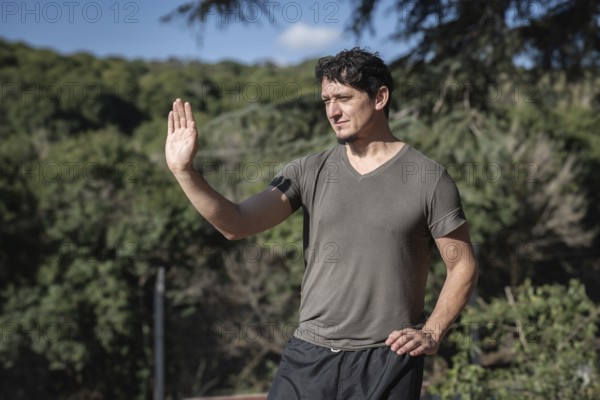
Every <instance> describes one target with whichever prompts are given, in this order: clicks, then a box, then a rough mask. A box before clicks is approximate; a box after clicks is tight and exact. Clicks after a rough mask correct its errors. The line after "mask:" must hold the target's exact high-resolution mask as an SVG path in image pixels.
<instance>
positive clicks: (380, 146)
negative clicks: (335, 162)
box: [346, 124, 402, 158]
mask: <svg viewBox="0 0 600 400" xmlns="http://www.w3.org/2000/svg"><path fill="white" fill-rule="evenodd" d="M401 145H402V142H401V141H400V139H398V138H396V137H395V136H394V135H393V134H392V131H391V130H390V128H389V126H388V125H387V124H385V126H380V127H379V129H373V130H372V131H371V133H370V134H369V135H366V136H364V137H362V136H361V137H359V138H357V139H356V140H355V141H353V142H351V143H347V144H346V152H347V154H348V156H352V157H357V158H373V157H382V156H383V157H385V156H386V155H387V154H390V153H393V152H395V151H397V150H398V148H399V147H401Z"/></svg>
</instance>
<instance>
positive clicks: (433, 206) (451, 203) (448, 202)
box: [427, 170, 467, 239]
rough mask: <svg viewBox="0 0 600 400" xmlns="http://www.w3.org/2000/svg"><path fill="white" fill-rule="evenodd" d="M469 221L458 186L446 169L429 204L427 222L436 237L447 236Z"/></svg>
mask: <svg viewBox="0 0 600 400" xmlns="http://www.w3.org/2000/svg"><path fill="white" fill-rule="evenodd" d="M466 221H467V218H466V217H465V213H464V211H463V208H462V204H461V201H460V194H459V193H458V188H457V187H456V184H455V183H454V181H453V180H452V177H450V175H449V174H448V172H447V171H446V170H444V171H443V172H442V175H441V176H440V178H439V179H438V181H437V184H436V185H435V188H434V190H433V193H432V194H431V197H430V200H429V202H428V205H427V224H428V226H429V230H430V232H431V235H432V236H433V238H434V239H438V238H440V237H442V236H445V235H447V234H449V233H451V232H452V231H454V230H455V229H456V228H458V227H459V226H461V225H462V224H464V223H465V222H466Z"/></svg>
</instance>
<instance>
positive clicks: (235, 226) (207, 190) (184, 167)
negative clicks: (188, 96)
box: [165, 99, 292, 240]
mask: <svg viewBox="0 0 600 400" xmlns="http://www.w3.org/2000/svg"><path fill="white" fill-rule="evenodd" d="M197 136H198V132H197V130H196V122H195V120H194V114H193V113H192V106H191V104H190V103H188V102H185V103H184V102H183V101H182V100H181V99H177V100H175V101H174V102H173V109H172V110H171V112H169V116H168V119H167V140H166V143H165V159H166V161H167V165H168V166H169V169H170V170H171V172H172V173H173V175H174V176H175V179H177V182H179V185H180V186H181V188H182V189H183V191H184V192H185V194H186V196H187V197H188V199H189V200H190V201H191V202H192V204H193V205H194V207H195V208H196V210H198V212H199V213H200V214H201V215H202V216H203V217H204V218H206V220H207V221H208V222H210V223H211V224H212V225H213V226H214V227H215V228H216V229H217V230H218V231H219V232H221V233H222V234H223V235H225V237H226V238H227V239H230V240H235V239H241V238H243V237H245V236H249V235H254V234H256V233H259V232H262V231H264V230H266V229H269V228H272V227H274V226H275V225H277V224H279V223H280V222H282V221H283V220H284V219H286V218H287V217H289V216H290V215H291V214H292V206H291V205H290V203H289V200H288V199H287V197H286V196H285V195H284V194H283V193H282V192H280V191H279V189H276V188H274V187H270V188H268V189H266V190H264V191H262V192H261V193H258V194H256V195H254V196H252V197H250V198H249V199H247V200H245V201H243V202H242V203H240V204H235V203H233V202H231V201H229V200H227V199H226V198H225V197H223V196H222V195H221V194H220V193H218V192H217V191H216V190H214V189H213V188H212V187H211V186H210V185H209V184H208V183H207V182H206V181H205V180H204V178H203V177H202V175H200V174H199V173H198V172H196V171H195V170H194V168H193V166H192V165H193V161H194V156H195V155H196V150H197Z"/></svg>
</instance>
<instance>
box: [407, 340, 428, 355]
mask: <svg viewBox="0 0 600 400" xmlns="http://www.w3.org/2000/svg"><path fill="white" fill-rule="evenodd" d="M428 351H429V346H428V345H427V344H425V343H423V344H421V345H420V346H419V347H417V348H416V349H414V350H412V351H411V352H410V355H411V356H413V357H416V356H420V355H423V354H427V352H428Z"/></svg>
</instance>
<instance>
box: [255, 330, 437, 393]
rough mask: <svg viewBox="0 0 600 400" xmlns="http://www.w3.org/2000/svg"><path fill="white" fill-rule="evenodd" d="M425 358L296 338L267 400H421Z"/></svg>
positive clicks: (291, 342)
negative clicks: (345, 348) (333, 347)
mask: <svg viewBox="0 0 600 400" xmlns="http://www.w3.org/2000/svg"><path fill="white" fill-rule="evenodd" d="M424 359H425V356H418V357H412V356H410V355H409V354H404V355H402V356H399V355H398V354H396V353H394V352H393V351H391V350H390V348H389V347H388V346H383V347H375V348H369V349H364V350H356V351H346V350H336V349H330V348H327V347H321V346H316V345H314V344H311V343H308V342H305V341H303V340H301V339H298V338H296V337H293V338H291V339H290V340H289V341H288V343H287V345H286V347H285V349H284V351H283V356H282V357H281V363H280V364H279V369H278V370H277V373H276V374H275V378H274V379H273V384H272V385H271V390H270V391H269V396H268V397H267V399H268V400H300V399H302V400H381V399H398V400H413V399H414V400H417V399H419V397H420V393H421V383H422V382H423V364H424Z"/></svg>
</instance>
